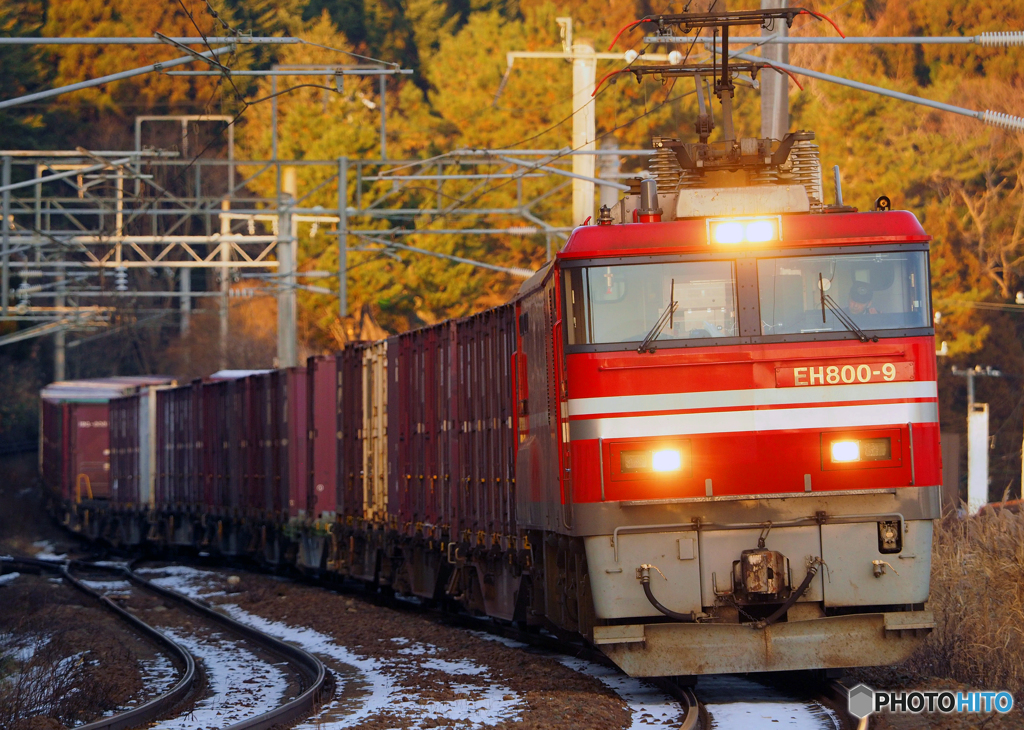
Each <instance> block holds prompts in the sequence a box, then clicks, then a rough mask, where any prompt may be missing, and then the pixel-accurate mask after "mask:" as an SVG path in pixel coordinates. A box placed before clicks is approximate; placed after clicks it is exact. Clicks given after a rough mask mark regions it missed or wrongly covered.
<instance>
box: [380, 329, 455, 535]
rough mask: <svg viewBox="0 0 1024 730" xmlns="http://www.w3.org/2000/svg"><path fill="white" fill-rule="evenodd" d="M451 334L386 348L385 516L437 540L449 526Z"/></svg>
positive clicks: (409, 338) (417, 335)
mask: <svg viewBox="0 0 1024 730" xmlns="http://www.w3.org/2000/svg"><path fill="white" fill-rule="evenodd" d="M452 331H453V330H452V326H451V325H450V324H448V323H445V324H442V325H438V326H436V327H429V328H425V329H420V330H415V331H413V332H407V333H405V334H403V335H399V336H397V337H393V338H391V340H389V342H388V352H389V363H388V364H389V367H390V368H391V370H392V374H391V379H390V383H389V385H390V391H391V398H390V400H391V407H390V408H389V409H388V449H389V464H388V467H389V472H390V476H391V478H390V491H389V495H388V504H389V512H390V513H391V514H395V515H397V518H398V522H399V524H400V525H401V526H402V527H403V529H405V528H406V527H407V526H412V527H414V528H415V529H416V530H422V531H423V534H424V536H427V537H430V536H433V537H435V538H436V539H439V540H440V539H442V535H441V527H442V525H447V524H450V521H451V514H450V499H449V498H448V495H449V492H450V489H451V483H452V481H451V449H452V446H453V441H452V440H451V439H450V438H449V435H450V434H451V425H452V422H453V421H452V407H453V395H454V393H453V390H452V385H453V380H452V378H451V377H450V362H451V334H452Z"/></svg>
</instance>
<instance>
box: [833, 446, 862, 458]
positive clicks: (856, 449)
mask: <svg viewBox="0 0 1024 730" xmlns="http://www.w3.org/2000/svg"><path fill="white" fill-rule="evenodd" d="M832 461H834V462H844V461H860V443H859V442H858V441H833V442H832Z"/></svg>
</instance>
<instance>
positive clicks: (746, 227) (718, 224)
mask: <svg viewBox="0 0 1024 730" xmlns="http://www.w3.org/2000/svg"><path fill="white" fill-rule="evenodd" d="M780 230H781V226H780V221H779V219H771V218H767V219H766V218H757V219H754V220H717V221H716V220H709V221H708V231H709V236H708V243H709V244H711V243H723V244H729V243H767V242H768V241H774V240H776V239H777V238H778V237H779V233H778V232H779V231H780Z"/></svg>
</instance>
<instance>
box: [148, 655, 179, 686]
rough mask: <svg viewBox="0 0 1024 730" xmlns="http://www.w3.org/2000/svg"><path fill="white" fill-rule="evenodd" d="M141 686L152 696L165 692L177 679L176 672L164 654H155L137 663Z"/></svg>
mask: <svg viewBox="0 0 1024 730" xmlns="http://www.w3.org/2000/svg"><path fill="white" fill-rule="evenodd" d="M139 664H141V665H142V667H141V672H140V673H141V675H142V686H143V687H145V688H146V690H147V691H148V692H149V693H150V694H152V695H158V694H162V693H164V692H166V691H167V690H169V689H170V688H171V686H172V685H173V684H174V683H175V682H176V681H177V679H178V670H177V669H175V668H174V663H173V662H172V661H171V660H170V658H169V657H168V656H167V655H166V654H156V655H155V656H153V657H152V658H151V659H142V660H140V661H139Z"/></svg>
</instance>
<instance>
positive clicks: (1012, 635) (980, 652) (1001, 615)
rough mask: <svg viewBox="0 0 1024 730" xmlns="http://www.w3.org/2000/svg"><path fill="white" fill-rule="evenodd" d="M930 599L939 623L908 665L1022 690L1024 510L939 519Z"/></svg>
mask: <svg viewBox="0 0 1024 730" xmlns="http://www.w3.org/2000/svg"><path fill="white" fill-rule="evenodd" d="M930 607H931V608H932V609H933V610H934V611H935V618H936V621H937V622H938V625H937V626H936V628H935V631H934V632H932V634H931V636H930V637H929V639H928V641H927V643H926V644H925V645H924V647H922V649H921V651H919V652H918V653H917V654H915V656H914V657H913V658H912V659H911V660H910V662H909V666H908V668H909V669H912V670H914V671H917V672H920V673H922V674H927V675H931V676H934V677H949V678H952V679H956V680H959V681H961V682H964V683H966V684H969V685H972V686H974V687H979V688H985V689H1005V690H1009V691H1010V692H1012V693H1013V694H1014V696H1015V697H1024V514H1015V513H1013V512H1010V511H1008V510H998V511H993V512H986V513H985V514H982V515H979V516H977V517H971V518H967V519H963V518H959V517H956V516H955V515H952V516H949V517H947V518H945V519H944V520H942V521H940V522H936V523H935V544H934V548H933V553H932V592H931V605H930Z"/></svg>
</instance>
